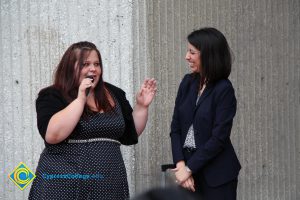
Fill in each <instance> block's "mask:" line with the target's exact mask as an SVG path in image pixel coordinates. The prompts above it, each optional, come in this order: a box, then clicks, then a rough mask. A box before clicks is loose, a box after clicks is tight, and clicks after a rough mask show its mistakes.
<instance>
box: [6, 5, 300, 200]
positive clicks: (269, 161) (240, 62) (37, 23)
mask: <svg viewBox="0 0 300 200" xmlns="http://www.w3.org/2000/svg"><path fill="white" fill-rule="evenodd" d="M203 26H214V27H216V28H218V29H219V30H221V31H222V32H223V33H224V34H225V36H226V37H227V39H228V41H229V44H230V46H231V48H232V51H233V53H234V55H235V61H234V65H233V71H232V75H231V77H230V79H231V80H232V82H233V84H234V87H235V89H236V95H237V99H238V113H237V116H236V118H235V121H234V127H233V133H232V139H233V144H234V146H235V148H236V151H237V153H238V156H239V158H240V161H241V163H242V165H243V169H242V171H241V174H240V177H239V186H238V199H251V200H252V199H269V200H273V199H299V197H300V192H299V191H300V190H299V188H300V187H299V185H300V158H299V154H300V145H299V142H300V137H299V132H300V126H299V121H300V106H299V105H300V53H299V52H300V43H299V38H300V2H299V1H295V0H273V1H271V0H260V1H247V0H240V1H238V0H227V1H222V0H213V1H211V0H165V1H159V0H149V1H148V0H147V1H146V0H109V1H106V0H98V1H97V0H90V1H88V2H87V1H80V3H79V1H75V0H73V1H71V0H70V1H69V0H68V1H67V0H63V1H62V0H60V1H58V0H57V1H56V0H52V1H38V0H35V1H28V0H1V1H0V27H1V30H0V48H1V50H0V60H1V61H2V65H1V66H0V69H1V71H0V81H1V82H0V85H1V88H0V94H1V98H0V111H1V112H0V144H1V145H0V167H1V171H0V185H1V187H0V199H5V200H6V199H9V200H13V199H26V197H27V195H28V192H29V187H28V188H26V189H25V190H24V191H20V190H19V189H18V188H17V187H16V186H15V185H14V184H13V183H12V182H11V181H10V180H9V179H8V178H7V175H8V173H10V172H11V171H12V170H13V169H14V167H15V166H17V164H18V163H19V162H21V161H23V162H25V164H27V165H28V166H29V167H30V168H31V169H32V170H35V168H36V165H37V161H38V158H39V154H40V152H41V151H42V149H43V142H42V140H41V138H40V137H39V135H38V132H37V129H36V115H35V107H34V100H35V98H36V95H37V92H38V91H39V90H40V88H42V87H44V86H46V85H49V84H50V83H51V81H52V71H53V69H54V68H55V66H56V65H57V63H58V61H59V59H60V57H61V55H62V53H63V52H64V51H65V49H66V48H67V47H68V46H69V45H70V44H72V43H74V42H77V41H80V40H89V41H92V42H94V43H95V44H96V45H97V46H98V47H99V49H100V50H101V53H102V56H103V58H104V59H103V62H104V78H105V80H107V81H109V82H111V83H114V84H116V85H118V86H120V87H122V88H123V89H124V90H125V91H126V92H127V97H128V98H129V100H130V101H131V103H132V105H133V104H134V93H135V92H136V91H137V90H138V88H139V85H140V83H141V82H142V80H143V79H144V78H145V77H155V78H156V79H157V80H158V84H159V85H158V93H157V97H156V99H155V101H154V102H153V104H152V105H151V108H150V116H149V123H148V125H147V128H146V131H145V132H144V134H143V135H142V136H141V138H140V142H139V144H138V145H136V146H135V147H131V148H127V147H124V148H123V149H122V150H123V154H124V160H125V163H126V166H127V169H128V179H129V184H130V191H131V194H132V195H134V194H137V193H141V192H143V191H145V190H147V189H149V188H151V187H153V186H159V185H160V178H161V173H160V165H161V164H163V163H169V162H171V160H172V159H171V150H170V139H169V131H170V120H171V116H172V111H173V105H174V101H175V96H176V92H177V87H178V84H179V83H180V80H181V79H182V77H183V75H184V74H185V73H188V72H189V69H188V67H187V65H186V63H185V61H184V55H185V52H186V40H185V38H186V35H187V34H188V33H189V32H191V31H192V30H193V29H195V28H199V27H203ZM297 190H298V191H297Z"/></svg>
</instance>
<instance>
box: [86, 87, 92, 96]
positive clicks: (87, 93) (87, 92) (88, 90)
mask: <svg viewBox="0 0 300 200" xmlns="http://www.w3.org/2000/svg"><path fill="white" fill-rule="evenodd" d="M90 89H91V88H86V89H85V95H86V96H88V95H89V93H90Z"/></svg>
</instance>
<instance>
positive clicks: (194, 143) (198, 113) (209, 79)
mask: <svg viewBox="0 0 300 200" xmlns="http://www.w3.org/2000/svg"><path fill="white" fill-rule="evenodd" d="M187 40H188V50H187V53H186V57H185V59H186V60H187V62H188V64H189V66H190V68H191V71H192V73H190V74H187V75H185V77H184V78H183V80H182V81H181V84H180V86H179V90H178V93H177V97H176V102H175V108H174V114H173V118H172V123H171V133H170V135H171V141H172V153H173V161H174V164H176V168H175V169H173V171H174V172H175V176H176V180H177V181H176V182H177V183H178V184H180V185H181V186H182V187H184V188H187V189H189V190H192V191H196V192H198V193H199V194H200V195H201V196H202V198H203V199H209V200H214V199H218V200H219V199H226V200H227V199H230V200H231V199H236V190H237V177H238V174H239V171H240V169H241V165H240V163H239V161H238V158H237V156H236V154H235V151H234V148H233V146H232V144H231V140H230V133H231V128H232V123H233V118H234V116H235V113H236V98H235V94H234V89H233V86H232V84H231V82H230V80H229V79H228V77H229V75H230V72H231V54H230V48H229V46H228V43H227V40H226V38H225V37H224V35H223V34H222V33H221V32H220V31H218V30H217V29H215V28H202V29H199V30H196V31H193V32H192V33H190V34H189V35H188V37H187Z"/></svg>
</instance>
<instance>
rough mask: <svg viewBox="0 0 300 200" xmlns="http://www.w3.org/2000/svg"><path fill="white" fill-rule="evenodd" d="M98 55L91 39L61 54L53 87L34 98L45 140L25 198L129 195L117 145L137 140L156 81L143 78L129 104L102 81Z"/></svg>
mask: <svg viewBox="0 0 300 200" xmlns="http://www.w3.org/2000/svg"><path fill="white" fill-rule="evenodd" d="M102 77H103V67H102V61H101V55H100V52H99V50H98V49H97V47H96V46H95V45H94V44H93V43H90V42H78V43H75V44H73V45H71V46H70V47H69V48H68V49H67V51H66V52H65V53H64V55H63V57H62V59H61V61H60V63H59V65H58V67H57V69H56V72H55V80H54V84H53V85H52V86H49V87H47V88H44V89H42V90H41V91H40V92H39V95H38V98H37V100H36V111H37V124H38V129H39V132H40V134H41V136H42V138H43V139H44V141H45V149H44V151H43V152H42V154H41V156H40V160H39V163H38V167H37V170H36V178H35V180H34V182H33V184H32V187H31V190H30V194H29V199H32V200H33V199H38V200H41V199H72V200H75V199H112V200H118V199H120V200H121V199H128V198H129V192H128V183H127V176H126V170H125V165H124V161H123V158H122V155H121V151H120V144H125V145H132V144H136V143H137V138H138V135H140V134H141V133H142V131H143V130H144V128H145V126H146V122H147V117H148V107H149V105H150V103H151V102H152V100H153V98H154V96H155V93H156V81H155V80H154V79H146V80H145V81H144V83H143V85H142V87H141V89H140V91H139V92H138V94H137V96H136V105H135V107H134V109H132V108H131V106H130V104H129V102H128V101H127V99H126V97H125V92H124V91H123V90H121V89H120V88H117V87H115V86H113V85H111V84H109V83H106V82H104V81H103V78H102Z"/></svg>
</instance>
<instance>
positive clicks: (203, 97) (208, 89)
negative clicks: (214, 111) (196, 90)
mask: <svg viewBox="0 0 300 200" xmlns="http://www.w3.org/2000/svg"><path fill="white" fill-rule="evenodd" d="M212 90H213V87H212V85H211V84H210V85H208V86H207V87H206V88H205V89H204V91H203V93H202V95H201V96H200V99H199V101H198V103H197V105H196V108H195V111H196V110H197V109H198V108H199V106H200V105H201V103H202V102H203V100H204V99H205V98H206V97H207V96H208V95H209V94H210V93H211V92H212Z"/></svg>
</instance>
